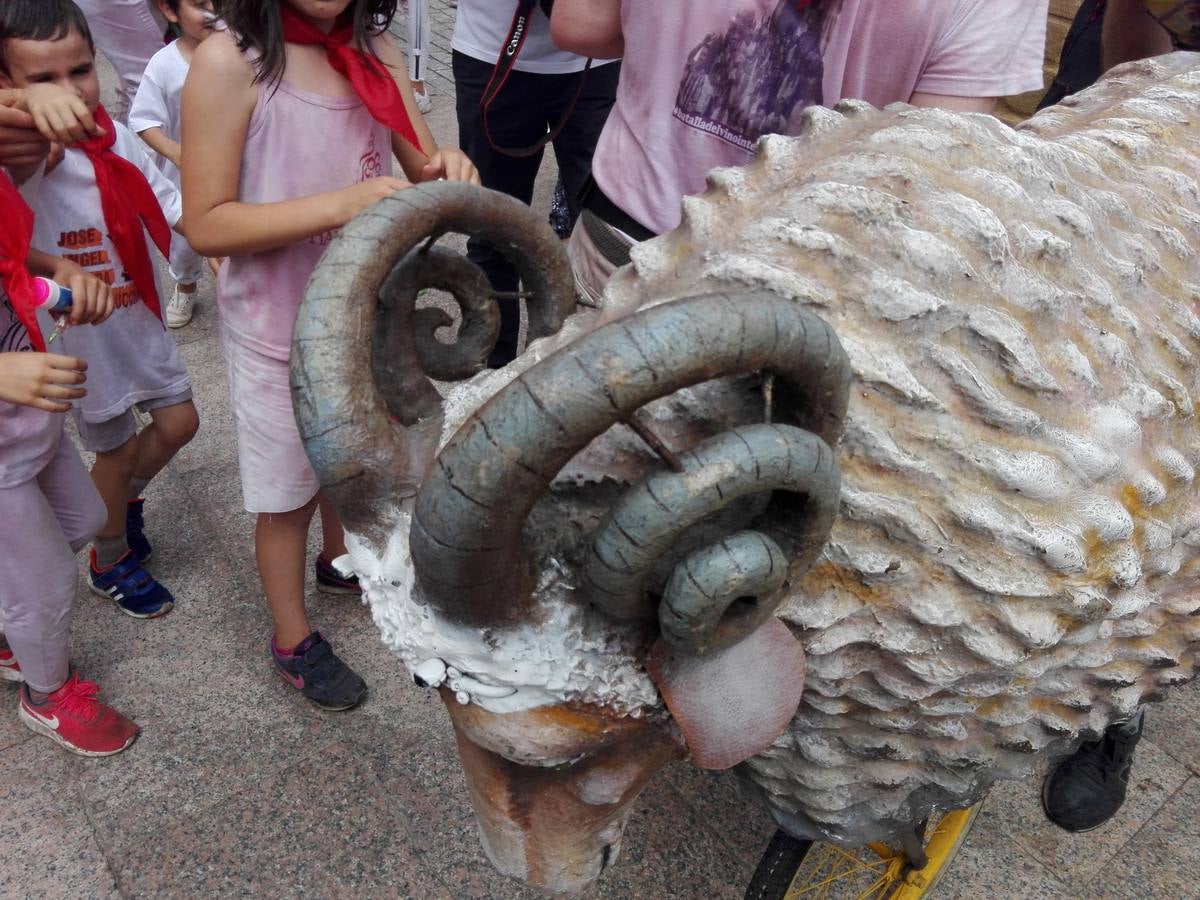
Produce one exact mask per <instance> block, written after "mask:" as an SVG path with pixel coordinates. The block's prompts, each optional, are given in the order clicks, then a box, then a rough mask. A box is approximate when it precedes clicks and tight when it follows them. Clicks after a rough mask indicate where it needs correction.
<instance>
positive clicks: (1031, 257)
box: [604, 54, 1200, 843]
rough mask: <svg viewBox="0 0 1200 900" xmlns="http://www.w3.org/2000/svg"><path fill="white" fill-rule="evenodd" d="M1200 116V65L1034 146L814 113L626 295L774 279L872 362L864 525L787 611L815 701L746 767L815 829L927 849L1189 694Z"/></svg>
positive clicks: (859, 480)
mask: <svg viewBox="0 0 1200 900" xmlns="http://www.w3.org/2000/svg"><path fill="white" fill-rule="evenodd" d="M1197 109H1200V56H1198V55H1196V54H1174V55H1172V56H1170V57H1166V58H1164V59H1163V60H1161V61H1149V62H1143V63H1138V64H1134V65H1131V66H1127V67H1124V68H1123V69H1120V70H1118V71H1117V72H1116V73H1114V74H1112V75H1110V76H1109V77H1108V78H1107V79H1106V80H1105V81H1104V82H1102V83H1101V84H1100V85H1099V86H1097V87H1096V88H1094V89H1093V90H1091V91H1089V92H1087V93H1086V94H1084V95H1082V96H1080V97H1078V98H1076V99H1073V100H1068V101H1067V102H1066V103H1064V104H1063V105H1061V106H1059V107H1056V108H1053V109H1051V110H1048V111H1046V112H1044V113H1042V114H1040V115H1038V116H1037V117H1035V118H1034V119H1032V120H1031V121H1029V122H1027V123H1025V124H1024V125H1023V126H1022V127H1020V128H1018V129H1016V130H1010V129H1009V128H1008V127H1007V126H1005V125H1003V124H1002V123H1000V122H999V121H996V120H995V119H993V118H990V117H988V116H982V115H974V116H964V115H955V114H950V113H945V112H940V111H935V110H915V109H911V108H907V107H895V108H889V109H887V110H882V111H877V110H874V109H872V108H870V107H869V106H866V105H864V104H859V103H842V104H839V105H838V106H837V107H836V108H834V109H832V110H830V109H819V108H814V109H812V110H810V111H809V112H808V113H807V127H806V129H805V132H804V133H803V134H802V135H801V136H799V137H796V138H784V137H769V138H766V139H764V140H763V141H762V143H761V146H760V152H759V155H758V158H757V160H756V161H755V162H754V163H752V164H751V165H749V166H747V167H746V168H744V169H738V170H733V169H730V170H719V171H717V172H714V173H713V174H712V176H711V177H710V181H709V190H708V192H707V193H706V194H704V195H703V196H699V197H694V198H689V199H687V200H686V201H685V215H684V220H683V224H682V225H681V227H680V228H679V229H677V230H676V231H674V232H672V233H671V234H669V235H667V236H664V237H663V238H660V239H658V240H655V241H652V242H649V243H647V244H644V245H642V246H640V247H638V248H636V249H635V250H634V252H633V259H634V265H633V267H632V268H631V269H627V270H625V271H624V272H623V273H621V275H620V276H619V277H618V279H617V280H616V281H615V282H614V283H613V284H612V285H610V288H609V291H608V294H607V296H606V309H605V313H604V316H605V318H608V319H612V318H617V317H619V316H621V315H623V314H625V313H627V312H629V311H632V310H634V309H637V308H642V307H645V306H648V305H653V304H655V303H660V302H663V301H666V300H670V299H672V298H677V297H685V296H689V295H694V294H699V293H705V292H709V291H718V290H720V291H730V292H736V291H737V290H739V289H744V288H754V289H763V288H766V289H769V290H772V291H775V292H778V293H780V294H783V295H785V296H788V297H791V298H793V299H795V301H796V302H797V303H801V304H804V305H806V306H809V307H811V308H812V309H813V310H814V311H816V312H817V313H818V314H819V315H821V316H822V317H823V318H824V319H825V320H826V321H828V322H829V323H830V324H831V325H832V326H833V328H834V330H835V331H836V332H837V334H838V336H839V337H840V339H841V341H842V343H843V345H844V346H845V348H846V350H847V352H848V354H849V356H850V359H851V362H852V364H853V368H854V375H855V383H854V387H853V390H852V393H851V401H850V412H849V416H848V419H847V426H846V431H845V434H844V436H843V438H842V440H841V443H840V445H839V447H838V448H837V457H838V463H839V465H840V466H841V471H842V485H843V489H842V510H841V515H840V517H839V520H838V522H837V524H836V526H835V527H834V530H833V534H832V537H831V540H830V542H829V544H828V546H827V548H826V551H825V553H824V555H823V557H822V559H821V560H820V561H819V562H818V564H817V565H816V566H815V567H814V569H813V570H812V571H811V572H810V574H809V575H808V577H807V578H806V579H805V580H804V582H803V583H802V584H800V585H799V586H798V589H797V590H796V592H795V594H794V595H793V596H792V597H791V598H790V599H789V602H788V603H787V605H786V606H785V607H784V608H783V610H782V611H781V614H782V615H783V617H784V619H785V620H786V621H787V622H788V623H789V625H791V626H792V628H793V630H794V631H795V633H796V634H797V635H798V636H799V637H800V638H801V640H802V641H803V643H804V646H805V650H806V652H807V665H808V680H807V683H806V685H805V691H804V699H803V702H802V705H801V708H800V712H799V714H798V715H797V717H796V718H795V720H794V721H793V723H792V726H791V728H790V729H789V730H788V731H787V733H785V734H784V735H783V736H782V737H781V738H780V739H779V740H778V741H777V742H776V744H775V746H774V747H772V748H771V749H770V750H768V751H767V752H765V753H763V754H761V755H760V756H758V757H756V758H754V759H753V760H751V761H750V762H749V763H748V764H747V765H746V766H745V767H744V770H745V773H746V774H748V775H749V776H750V777H751V778H752V779H753V780H754V781H755V782H756V783H757V784H758V785H759V786H761V787H762V788H763V789H764V791H765V793H766V796H767V797H768V799H769V802H770V803H771V805H772V808H773V811H774V812H775V813H776V814H777V816H778V817H779V818H781V820H783V821H785V822H787V823H788V825H789V826H790V827H791V828H792V829H793V830H795V831H800V832H805V831H807V832H808V833H811V834H814V835H823V836H830V837H834V838H840V839H843V840H847V841H850V842H856V843H857V842H861V841H863V840H865V839H875V838H879V837H881V836H885V835H886V834H887V833H889V832H891V831H894V830H898V829H900V828H903V827H910V823H911V822H914V821H920V820H921V819H922V818H923V817H924V815H925V813H926V812H927V811H928V810H929V808H931V807H932V806H935V805H943V806H944V805H954V806H961V805H965V804H966V803H968V802H970V801H971V800H973V799H975V798H977V797H978V796H981V795H982V793H983V792H984V791H986V789H987V787H988V786H989V785H990V784H991V782H992V781H993V780H994V779H996V778H997V777H1020V776H1023V775H1026V774H1028V773H1030V772H1031V771H1032V769H1033V767H1034V764H1035V762H1036V759H1037V758H1038V756H1039V755H1042V754H1047V753H1054V754H1057V753H1062V752H1064V751H1066V750H1068V749H1069V748H1070V745H1071V742H1072V741H1075V740H1078V738H1079V737H1080V736H1081V735H1083V734H1085V733H1087V732H1094V731H1097V730H1100V729H1102V728H1104V727H1105V726H1106V725H1108V724H1109V723H1111V722H1114V721H1118V720H1121V719H1125V718H1128V717H1129V716H1131V715H1132V714H1133V713H1134V711H1135V710H1136V709H1137V707H1138V705H1139V704H1141V703H1143V702H1145V701H1148V700H1154V699H1161V698H1162V697H1163V695H1164V690H1163V689H1164V688H1165V687H1167V686H1169V685H1174V684H1179V683H1182V682H1185V681H1187V680H1189V679H1190V678H1192V676H1193V674H1194V666H1195V661H1196V651H1197V647H1198V642H1200V617H1197V616H1195V615H1194V614H1195V613H1196V612H1197V610H1198V609H1200V561H1198V557H1197V546H1198V544H1200V505H1198V503H1197V492H1196V485H1195V470H1196V466H1197V464H1198V463H1200V431H1198V429H1197V422H1196V402H1197V398H1198V397H1200V382H1198V377H1197V375H1198V373H1200V367H1198V365H1197V362H1198V355H1200V318H1198V317H1197V314H1196V303H1197V301H1198V300H1200V283H1198V282H1200V272H1198V270H1197V258H1198V257H1197V251H1200V129H1198V128H1197V123H1196V110H1197Z"/></svg>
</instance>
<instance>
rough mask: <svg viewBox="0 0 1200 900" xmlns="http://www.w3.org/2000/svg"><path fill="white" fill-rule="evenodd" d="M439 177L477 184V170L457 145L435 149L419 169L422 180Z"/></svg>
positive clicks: (434, 179) (435, 179)
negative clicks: (435, 151)
mask: <svg viewBox="0 0 1200 900" xmlns="http://www.w3.org/2000/svg"><path fill="white" fill-rule="evenodd" d="M439 178H445V179H446V180H447V181H468V182H470V183H471V184H479V172H478V171H477V170H476V169H475V164H474V163H472V162H471V160H469V159H467V155H466V154H465V153H463V152H462V151H461V150H459V149H458V148H457V147H444V148H443V149H441V150H439V151H437V153H435V154H433V156H431V157H429V162H427V163H425V165H424V167H423V168H422V169H421V180H422V181H437V180H438V179H439Z"/></svg>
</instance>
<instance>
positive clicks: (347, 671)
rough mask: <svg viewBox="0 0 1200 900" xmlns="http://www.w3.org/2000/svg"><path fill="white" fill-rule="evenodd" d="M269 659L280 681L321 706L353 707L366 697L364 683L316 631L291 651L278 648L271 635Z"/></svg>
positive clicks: (334, 708) (334, 707) (365, 684)
mask: <svg viewBox="0 0 1200 900" xmlns="http://www.w3.org/2000/svg"><path fill="white" fill-rule="evenodd" d="M271 658H272V659H273V660H275V668H276V669H278V670H279V674H280V675H282V676H283V678H284V680H285V681H287V683H288V684H290V685H291V686H292V687H294V688H296V689H297V690H298V691H300V693H302V694H303V695H304V696H305V697H307V698H308V699H309V700H311V701H312V702H313V703H315V704H316V705H317V706H319V707H321V709H328V710H335V711H336V710H343V709H353V708H354V707H355V706H358V704H359V703H361V702H362V699H363V697H365V696H367V683H366V682H365V681H363V680H362V679H361V678H359V677H358V675H357V674H356V673H355V671H354V670H353V669H351V668H350V667H349V666H348V665H346V664H345V663H344V662H342V660H341V659H340V658H339V657H338V655H337V654H336V653H334V652H333V647H331V646H329V642H328V641H327V640H325V638H324V637H322V636H321V632H319V631H314V632H313V633H312V634H310V635H309V636H308V637H306V638H305V639H304V640H303V641H301V642H300V644H299V645H298V646H297V647H296V649H295V650H293V651H292V652H291V653H284V652H283V651H281V650H280V649H279V645H278V644H276V643H275V638H274V637H272V638H271Z"/></svg>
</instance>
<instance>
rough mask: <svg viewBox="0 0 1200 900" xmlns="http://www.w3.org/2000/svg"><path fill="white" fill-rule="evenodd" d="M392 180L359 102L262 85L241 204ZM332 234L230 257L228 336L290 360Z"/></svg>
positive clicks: (385, 146) (384, 143)
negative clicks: (308, 289)
mask: <svg viewBox="0 0 1200 900" xmlns="http://www.w3.org/2000/svg"><path fill="white" fill-rule="evenodd" d="M391 174H392V150H391V144H390V141H389V135H388V131H387V129H386V128H385V127H384V126H382V125H380V124H379V123H378V122H376V121H375V120H374V119H372V118H371V115H370V113H368V112H367V108H366V107H365V106H363V103H362V101H361V100H359V99H358V98H357V97H324V96H320V95H318V94H312V93H309V92H307V91H303V90H300V89H299V88H297V87H295V86H293V85H291V84H288V83H287V82H286V81H283V82H280V83H279V84H278V86H271V85H260V86H259V89H258V104H257V105H256V106H255V108H254V114H253V115H252V116H251V118H250V127H249V130H248V132H247V134H246V145H245V149H244V150H243V151H242V174H241V182H240V184H239V185H238V200H240V201H241V202H243V203H272V202H276V201H280V200H295V199H297V198H299V197H305V196H308V195H311V194H320V193H324V192H326V191H334V190H338V189H339V188H345V187H349V186H351V185H353V184H356V183H357V182H360V181H365V180H366V179H368V178H373V177H375V176H377V175H391ZM335 235H336V231H328V232H326V233H324V234H319V235H314V236H313V237H310V238H308V239H307V240H304V241H301V242H299V243H297V244H292V245H291V246H289V247H283V248H281V249H279V250H271V251H268V252H266V253H254V254H249V255H244V256H231V257H229V259H228V261H227V262H226V263H225V265H223V266H222V267H221V273H220V277H219V279H218V293H217V304H218V307H219V308H220V311H221V320H222V325H223V327H224V331H225V333H226V334H227V335H228V336H229V337H231V338H232V339H234V340H236V341H238V342H239V343H242V344H244V345H246V346H247V347H248V348H250V349H251V350H254V351H256V352H258V353H262V354H265V355H266V356H269V357H272V358H274V359H279V360H286V359H288V357H289V356H290V355H291V345H292V329H293V327H294V326H295V324H296V313H297V311H298V310H299V308H300V301H301V299H302V298H303V296H304V288H305V285H307V284H308V278H309V276H310V275H311V274H312V271H313V269H314V268H316V265H317V262H318V261H319V260H320V259H321V254H322V253H324V252H325V248H326V247H328V246H329V243H330V242H331V241H332V240H333V238H334V236H335Z"/></svg>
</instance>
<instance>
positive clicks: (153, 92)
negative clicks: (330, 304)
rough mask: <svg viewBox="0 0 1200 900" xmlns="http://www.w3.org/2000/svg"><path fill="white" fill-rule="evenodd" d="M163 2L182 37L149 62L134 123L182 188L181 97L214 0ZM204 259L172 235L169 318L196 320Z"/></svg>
mask: <svg viewBox="0 0 1200 900" xmlns="http://www.w3.org/2000/svg"><path fill="white" fill-rule="evenodd" d="M158 8H159V10H160V11H161V12H162V14H163V15H164V16H166V17H167V20H168V21H169V22H170V23H171V25H172V27H173V28H174V30H175V31H177V32H178V34H179V37H178V38H176V39H175V40H174V41H172V42H171V43H170V44H168V45H167V46H165V47H163V48H162V49H161V50H159V51H158V52H157V53H156V54H154V57H153V58H152V59H151V60H150V64H149V65H148V66H146V72H145V74H143V75H142V83H141V85H140V86H139V87H138V91H137V96H136V97H134V99H133V107H132V109H130V110H129V128H130V130H132V131H134V132H136V133H137V134H138V136H139V137H140V138H141V139H142V140H143V141H145V142H146V143H147V144H148V145H149V146H150V148H151V149H152V150H154V151H155V152H156V153H157V154H158V160H157V161H158V167H159V169H160V170H162V173H163V174H164V175H166V176H167V178H168V179H170V181H171V183H172V184H173V185H175V188H176V190H178V189H179V97H180V95H181V94H182V93H183V82H184V80H185V79H186V78H187V73H188V67H189V66H190V65H191V63H192V54H193V53H195V52H196V48H197V47H198V46H200V42H201V41H203V40H204V39H205V38H206V37H208V36H209V35H210V34H212V27H213V22H214V21H215V19H214V18H213V12H212V0H158ZM203 265H204V263H203V260H201V259H200V256H199V255H198V254H197V253H196V251H195V250H193V249H192V248H191V247H190V246H188V242H187V241H186V240H185V239H184V238H183V236H182V235H178V234H176V235H172V237H171V277H172V278H173V279H175V290H174V292H173V293H172V294H171V299H170V300H168V301H167V309H166V321H167V325H168V326H169V327H171V328H182V327H183V326H184V325H186V324H187V323H188V322H190V321H191V320H192V311H193V305H194V303H195V299H196V282H197V281H199V280H200V274H201V272H202V271H203Z"/></svg>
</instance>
